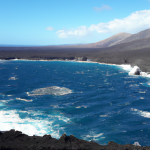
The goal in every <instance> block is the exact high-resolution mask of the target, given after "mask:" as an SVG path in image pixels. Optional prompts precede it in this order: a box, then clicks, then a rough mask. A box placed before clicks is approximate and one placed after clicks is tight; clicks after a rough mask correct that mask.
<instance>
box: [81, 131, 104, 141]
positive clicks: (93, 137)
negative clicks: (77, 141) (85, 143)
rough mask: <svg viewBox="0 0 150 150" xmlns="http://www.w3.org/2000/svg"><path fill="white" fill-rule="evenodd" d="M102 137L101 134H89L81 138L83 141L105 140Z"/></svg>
mask: <svg viewBox="0 0 150 150" xmlns="http://www.w3.org/2000/svg"><path fill="white" fill-rule="evenodd" d="M102 135H103V133H99V134H95V133H93V132H91V133H90V134H89V135H83V136H82V137H83V139H84V140H90V141H91V140H94V141H96V140H99V139H101V138H105V137H102Z"/></svg>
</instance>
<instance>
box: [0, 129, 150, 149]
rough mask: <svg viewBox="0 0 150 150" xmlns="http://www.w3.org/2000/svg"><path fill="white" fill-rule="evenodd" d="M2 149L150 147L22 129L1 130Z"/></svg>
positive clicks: (0, 147) (0, 144)
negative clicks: (57, 137)
mask: <svg viewBox="0 0 150 150" xmlns="http://www.w3.org/2000/svg"><path fill="white" fill-rule="evenodd" d="M0 150H150V147H149V146H135V145H131V144H126V145H120V144H117V143H115V142H112V141H110V142H108V145H99V144H97V143H95V142H93V141H91V142H88V141H84V140H81V139H77V138H76V137H74V136H73V135H70V136H67V135H66V134H63V135H62V136H61V137H60V139H59V140H57V139H55V138H52V137H51V135H44V136H43V137H40V136H28V135H26V134H23V133H22V132H20V131H15V130H10V131H6V132H0Z"/></svg>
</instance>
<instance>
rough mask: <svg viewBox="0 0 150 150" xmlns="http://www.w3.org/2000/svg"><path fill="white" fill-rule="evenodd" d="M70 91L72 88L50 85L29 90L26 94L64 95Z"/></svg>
mask: <svg viewBox="0 0 150 150" xmlns="http://www.w3.org/2000/svg"><path fill="white" fill-rule="evenodd" d="M70 93H72V90H70V89H68V88H65V87H58V86H51V87H46V88H39V89H35V90H33V91H31V92H27V94H28V96H35V95H57V96H60V95H66V94H70Z"/></svg>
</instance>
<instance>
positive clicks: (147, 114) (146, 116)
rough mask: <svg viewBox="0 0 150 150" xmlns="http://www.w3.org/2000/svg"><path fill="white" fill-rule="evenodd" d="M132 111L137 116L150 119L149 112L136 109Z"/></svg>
mask: <svg viewBox="0 0 150 150" xmlns="http://www.w3.org/2000/svg"><path fill="white" fill-rule="evenodd" d="M131 110H132V111H134V112H135V113H136V114H139V115H140V116H143V117H145V118H150V112H148V111H142V110H138V109H134V108H131Z"/></svg>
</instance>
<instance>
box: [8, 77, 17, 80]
mask: <svg viewBox="0 0 150 150" xmlns="http://www.w3.org/2000/svg"><path fill="white" fill-rule="evenodd" d="M17 79H18V78H16V77H10V78H9V80H17Z"/></svg>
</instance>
